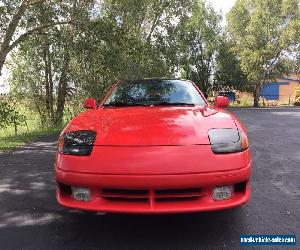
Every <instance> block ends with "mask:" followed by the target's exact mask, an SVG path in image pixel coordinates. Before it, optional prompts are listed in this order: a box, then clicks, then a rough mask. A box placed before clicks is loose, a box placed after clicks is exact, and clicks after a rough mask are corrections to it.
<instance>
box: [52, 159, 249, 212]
mask: <svg viewBox="0 0 300 250" xmlns="http://www.w3.org/2000/svg"><path fill="white" fill-rule="evenodd" d="M55 174H56V181H57V183H58V186H57V192H56V198H57V201H58V202H59V203H60V204H61V205H62V206H64V207H68V208H72V209H79V210H89V211H99V212H111V213H134V214H137V213H141V214H161V213H188V212H200V211H213V210H222V209H227V208H232V207H237V206H240V205H243V204H245V203H247V202H248V200H249V199H250V184H249V179H250V175H251V163H250V164H248V165H247V166H246V167H243V168H240V169H237V170H231V171H220V172H210V173H199V174H176V175H107V174H88V173H78V172H70V171H64V170H61V169H59V168H56V169H55ZM224 185H234V191H233V194H232V197H231V198H229V199H227V200H220V201H215V200H213V198H212V190H213V188H214V187H216V186H224ZM71 186H76V187H86V188H89V189H90V190H91V201H88V202H85V201H77V200H75V199H74V198H73V197H72V195H71V191H70V190H71V188H70V187H71Z"/></svg>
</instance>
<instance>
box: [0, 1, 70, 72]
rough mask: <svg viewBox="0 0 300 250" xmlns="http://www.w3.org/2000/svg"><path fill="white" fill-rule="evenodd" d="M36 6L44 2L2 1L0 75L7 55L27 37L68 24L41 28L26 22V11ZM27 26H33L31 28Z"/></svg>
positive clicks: (47, 25)
mask: <svg viewBox="0 0 300 250" xmlns="http://www.w3.org/2000/svg"><path fill="white" fill-rule="evenodd" d="M36 4H40V5H41V4H44V1H42V0H21V1H16V0H12V1H11V0H5V1H2V5H1V6H0V21H1V24H2V27H1V29H0V35H1V39H0V75H1V73H2V69H3V66H4V63H5V61H6V58H7V55H8V54H9V53H10V52H11V51H12V50H13V49H14V48H15V47H17V46H18V45H19V44H20V43H21V42H23V41H24V40H25V39H26V38H27V37H29V36H30V35H32V34H34V33H38V32H39V31H41V30H44V29H46V28H49V27H52V26H55V25H60V24H67V23H70V21H57V22H53V23H47V24H44V25H41V26H36V25H35V22H32V20H31V22H26V21H27V20H26V19H25V18H24V16H26V11H27V10H29V9H32V8H33V7H34V5H36ZM20 24H22V25H20ZM28 24H33V25H32V26H31V25H28ZM20 28H21V29H20ZM21 30H22V31H21ZM24 30H25V31H24ZM20 33H21V34H20ZM15 37H16V38H15Z"/></svg>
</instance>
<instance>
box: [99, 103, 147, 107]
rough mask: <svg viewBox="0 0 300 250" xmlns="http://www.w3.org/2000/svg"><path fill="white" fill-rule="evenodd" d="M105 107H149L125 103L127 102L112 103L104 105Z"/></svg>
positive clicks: (141, 104)
mask: <svg viewBox="0 0 300 250" xmlns="http://www.w3.org/2000/svg"><path fill="white" fill-rule="evenodd" d="M103 106H104V107H131V106H149V105H148V104H143V103H125V102H112V103H106V104H103Z"/></svg>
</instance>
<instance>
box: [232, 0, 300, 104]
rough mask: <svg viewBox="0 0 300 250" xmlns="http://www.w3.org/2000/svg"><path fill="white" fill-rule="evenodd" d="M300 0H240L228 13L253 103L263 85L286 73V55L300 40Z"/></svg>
mask: <svg viewBox="0 0 300 250" xmlns="http://www.w3.org/2000/svg"><path fill="white" fill-rule="evenodd" d="M299 18H300V13H299V1H298V0H237V1H236V3H235V5H234V7H233V8H232V9H231V10H230V12H229V13H228V16H227V19H228V33H229V38H230V39H231V42H232V43H233V48H234V53H236V54H237V58H238V60H239V62H240V65H241V69H242V72H243V73H244V75H245V76H246V78H247V89H248V91H250V92H252V94H253V97H254V106H258V101H259V94H260V90H261V87H262V86H263V85H264V84H265V83H267V82H269V81H271V80H273V79H274V77H276V76H280V75H281V74H283V73H284V69H285V67H283V63H284V59H285V58H286V54H287V53H291V52H292V51H293V49H294V48H295V46H296V45H297V44H299V31H300V20H299Z"/></svg>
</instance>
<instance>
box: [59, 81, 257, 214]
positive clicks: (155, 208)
mask: <svg viewBox="0 0 300 250" xmlns="http://www.w3.org/2000/svg"><path fill="white" fill-rule="evenodd" d="M228 103H229V100H228V99H227V98H226V97H223V96H218V97H216V98H215V103H214V107H211V106H210V105H209V103H208V102H207V100H206V99H205V97H204V96H203V94H202V93H201V91H200V90H199V89H198V88H197V87H196V85H195V84H194V83H192V82H191V81H187V80H172V79H144V80H135V81H123V82H119V83H118V84H116V85H115V86H114V87H113V88H112V90H111V91H110V92H109V94H108V95H107V96H106V97H105V98H104V100H103V101H102V102H101V104H100V105H99V107H98V108H97V106H96V101H95V100H94V99H92V98H88V99H86V100H85V103H84V107H85V108H86V109H88V110H87V111H85V112H83V113H81V114H79V115H78V116H76V117H75V118H74V119H73V120H72V121H71V122H70V123H69V124H68V125H67V126H66V128H65V129H64V130H63V132H62V133H61V136H60V139H59V143H58V152H57V156H56V162H55V175H56V181H57V193H56V197H57V200H58V202H59V203H60V204H61V205H63V206H65V207H68V208H74V209H80V210H91V211H101V212H117V213H146V214H151V213H153V214H158V213H181V212H184V213H186V212H199V211H208V210H219V209H226V208H231V207H236V206H239V205H242V204H245V203H246V202H247V201H248V200H249V198H250V184H249V178H250V175H251V153H250V150H249V147H248V139H247V135H246V129H245V127H244V126H243V125H242V123H241V122H240V121H239V120H238V119H237V118H236V117H235V116H233V115H232V114H230V113H229V112H227V111H225V110H223V109H222V108H223V107H226V106H228Z"/></svg>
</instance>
